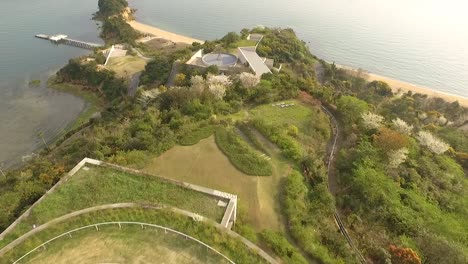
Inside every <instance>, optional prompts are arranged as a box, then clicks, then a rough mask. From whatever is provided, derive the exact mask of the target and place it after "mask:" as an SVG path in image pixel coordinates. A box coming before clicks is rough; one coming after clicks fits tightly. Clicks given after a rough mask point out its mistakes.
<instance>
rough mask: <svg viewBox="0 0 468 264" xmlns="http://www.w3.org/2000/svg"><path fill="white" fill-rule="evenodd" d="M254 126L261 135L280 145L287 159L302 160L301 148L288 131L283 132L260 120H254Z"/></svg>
mask: <svg viewBox="0 0 468 264" xmlns="http://www.w3.org/2000/svg"><path fill="white" fill-rule="evenodd" d="M252 124H253V125H254V127H255V128H256V129H257V130H258V131H260V133H262V134H263V135H265V136H266V137H267V138H268V139H269V140H271V141H272V142H273V143H275V144H276V145H278V147H279V148H280V149H281V151H282V152H283V155H284V156H285V157H287V158H290V159H292V160H294V161H299V160H300V159H301V158H302V149H301V147H300V146H299V144H298V143H297V142H296V140H294V138H293V137H291V136H289V135H288V134H287V131H286V132H285V131H282V130H281V129H280V128H278V127H275V126H273V125H270V124H267V123H266V122H265V121H263V120H260V119H256V120H254V121H253V123H252Z"/></svg>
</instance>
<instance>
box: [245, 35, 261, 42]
mask: <svg viewBox="0 0 468 264" xmlns="http://www.w3.org/2000/svg"><path fill="white" fill-rule="evenodd" d="M247 39H248V40H253V41H261V40H262V39H263V35H262V34H250V35H248V36H247Z"/></svg>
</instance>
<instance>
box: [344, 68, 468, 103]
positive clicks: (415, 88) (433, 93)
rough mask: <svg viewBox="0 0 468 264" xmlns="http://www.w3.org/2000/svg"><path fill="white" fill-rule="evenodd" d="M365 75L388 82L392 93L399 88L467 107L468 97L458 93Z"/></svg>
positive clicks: (372, 74) (370, 74) (384, 77)
mask: <svg viewBox="0 0 468 264" xmlns="http://www.w3.org/2000/svg"><path fill="white" fill-rule="evenodd" d="M336 66H337V67H338V68H342V69H346V70H350V71H357V69H354V68H351V67H348V66H344V65H336ZM367 75H368V77H369V78H368V81H370V82H371V81H384V82H386V83H388V85H390V87H391V88H392V90H393V92H394V93H397V92H398V91H400V90H401V91H403V92H408V91H411V92H413V93H420V94H426V95H427V96H429V97H433V98H437V97H438V98H442V99H444V100H445V101H447V102H450V103H452V102H455V101H458V103H459V104H460V105H461V106H464V107H468V97H463V96H460V95H453V94H448V93H444V92H440V91H437V90H434V89H431V88H429V87H425V86H422V85H416V84H412V83H409V82H404V81H400V80H396V79H393V78H390V77H386V76H382V75H378V74H374V73H369V72H367Z"/></svg>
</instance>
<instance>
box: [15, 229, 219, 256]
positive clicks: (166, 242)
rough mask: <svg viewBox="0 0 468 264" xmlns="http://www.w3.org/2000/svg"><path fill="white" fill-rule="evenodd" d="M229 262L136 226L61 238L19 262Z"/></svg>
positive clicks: (190, 242)
mask: <svg viewBox="0 0 468 264" xmlns="http://www.w3.org/2000/svg"><path fill="white" fill-rule="evenodd" d="M155 260H158V261H160V262H163V263H167V264H189V263H190V264H191V263H194V264H202V263H212V264H217V263H228V261H227V260H226V259H224V258H223V257H222V256H220V255H218V254H217V253H216V252H214V251H212V250H210V249H209V248H207V247H205V246H203V245H201V244H199V243H197V242H195V241H193V240H189V239H185V238H184V237H182V236H180V235H176V234H174V233H167V234H165V233H164V231H163V230H161V229H156V228H151V227H145V228H144V229H142V228H141V227H140V226H139V225H122V228H121V229H120V228H119V226H118V225H112V226H100V227H99V232H96V229H94V228H90V229H86V230H84V231H80V232H77V233H73V235H72V237H71V238H70V237H68V236H67V237H63V238H61V239H59V240H56V241H54V242H52V243H50V244H48V245H47V247H46V249H42V248H41V249H39V250H38V251H36V252H35V253H33V254H32V255H30V256H28V257H26V258H25V259H24V261H22V263H44V264H46V263H57V264H59V263H64V264H65V263H66V264H71V263H77V264H78V263H136V262H137V263H154V261H155Z"/></svg>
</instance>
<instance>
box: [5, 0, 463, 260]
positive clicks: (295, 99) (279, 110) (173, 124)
mask: <svg viewBox="0 0 468 264" xmlns="http://www.w3.org/2000/svg"><path fill="white" fill-rule="evenodd" d="M107 1H110V0H107ZM115 1H116V2H115V3H112V4H111V5H110V6H107V4H108V3H110V2H107V4H106V0H101V1H100V2H99V6H100V9H101V10H100V12H98V13H97V16H98V18H99V19H103V21H104V25H103V31H102V33H103V36H104V37H105V39H106V41H107V43H113V42H114V41H115V42H127V43H133V42H134V41H135V38H136V37H137V34H134V32H133V31H130V29H128V27H127V26H125V25H121V23H124V22H123V18H122V17H121V15H120V12H121V11H122V9H123V8H126V7H127V3H126V1H118V0H115ZM250 33H260V34H263V35H264V39H263V40H262V42H260V44H259V46H258V53H259V55H261V56H265V57H268V58H274V59H275V66H277V67H278V66H279V65H282V70H281V71H279V72H276V71H275V73H273V74H264V75H263V76H262V77H261V78H259V77H258V76H255V75H253V74H250V73H243V74H236V73H230V72H224V74H221V71H220V70H219V69H218V68H217V67H214V66H213V67H208V68H194V67H189V66H185V65H179V68H178V71H179V73H178V74H177V76H176V78H175V80H174V83H175V84H176V85H175V86H172V87H166V86H164V84H166V83H167V81H168V78H169V77H170V76H169V75H170V74H169V73H170V72H171V68H172V66H173V64H174V63H177V61H186V60H187V59H188V58H190V57H191V55H192V53H193V51H195V50H198V49H200V48H203V49H204V50H205V52H210V51H213V50H216V51H229V50H230V49H233V48H235V46H236V43H242V42H243V40H245V38H246V36H247V35H248V34H250ZM93 56H94V57H95V62H90V63H83V61H80V60H71V61H70V63H69V64H68V65H67V66H65V67H64V68H63V69H62V70H61V71H60V72H59V74H58V79H59V81H62V82H72V83H79V84H82V85H84V87H86V88H84V89H88V90H90V91H92V92H94V93H96V94H99V95H101V96H103V97H104V98H105V100H106V102H107V108H106V109H105V111H103V113H102V115H101V116H102V117H101V118H99V119H96V120H95V121H93V122H92V124H91V125H90V127H89V128H87V129H85V130H82V131H80V132H79V133H77V134H75V135H73V136H72V137H70V138H69V139H68V140H67V141H65V142H64V143H63V144H62V145H61V146H59V147H58V148H57V149H55V150H53V151H51V152H48V151H44V152H43V153H42V155H40V156H39V157H37V158H35V159H34V160H33V161H32V162H31V163H30V164H28V165H27V166H25V167H24V168H21V169H18V170H15V171H10V172H8V174H7V175H6V177H3V178H0V228H1V229H5V228H6V227H7V226H8V225H9V224H10V223H11V222H12V221H13V220H14V219H15V218H16V217H17V216H18V215H20V213H21V212H22V211H24V210H25V208H27V207H28V206H30V205H31V204H32V203H33V202H34V201H36V200H37V199H38V198H39V197H40V196H41V195H43V194H44V193H45V192H46V190H47V189H49V188H50V187H51V186H52V185H53V184H54V183H56V182H57V181H58V180H59V179H60V177H62V175H63V173H64V172H65V171H67V170H69V169H70V168H71V167H73V166H74V165H75V164H76V163H77V162H78V161H79V160H81V159H82V158H84V157H89V158H96V159H100V160H106V161H110V162H114V163H118V164H122V165H131V166H134V165H135V164H137V166H144V165H145V163H146V162H147V160H148V157H150V156H152V157H154V156H158V155H161V154H162V153H164V152H166V151H168V150H170V149H171V148H173V147H174V146H175V145H177V144H182V145H193V144H196V143H197V142H198V141H200V139H203V138H205V137H208V136H210V135H211V134H212V133H213V131H216V132H215V136H216V140H217V143H218V146H219V148H220V149H221V150H222V151H223V152H224V153H225V155H226V156H227V157H228V158H229V159H230V162H231V163H232V164H233V165H235V166H236V167H237V168H238V169H239V170H241V171H243V172H246V173H248V174H252V175H270V174H272V172H273V174H274V173H275V172H277V171H278V170H277V169H278V167H279V166H283V167H284V168H283V169H284V170H280V171H282V172H284V173H283V174H284V175H282V177H284V179H283V182H281V184H278V186H280V187H278V188H281V189H279V190H276V191H278V193H279V194H280V195H278V197H274V199H275V200H274V202H272V204H275V203H276V204H277V205H278V207H279V208H281V211H282V212H283V213H284V221H283V223H284V226H283V228H281V230H275V231H274V232H270V231H271V230H256V229H254V228H252V226H250V224H249V223H248V221H243V220H242V219H240V220H239V222H238V223H237V224H236V225H235V227H234V229H235V230H236V231H238V232H239V233H241V234H243V235H245V236H247V237H249V239H252V240H254V241H258V243H260V244H262V245H263V246H264V247H265V248H267V249H269V250H270V252H272V253H275V254H277V255H278V256H279V257H280V258H281V259H282V260H283V261H285V262H286V263H304V261H305V260H306V261H317V262H319V263H357V262H358V259H357V258H356V255H355V254H353V250H352V249H351V247H350V246H349V245H348V243H347V241H346V240H345V238H344V236H342V234H340V232H339V229H338V227H337V225H336V223H335V219H334V216H335V211H337V212H338V213H339V214H340V215H341V218H342V220H343V221H344V224H345V226H346V227H347V229H348V231H349V233H350V237H351V239H352V240H353V241H354V243H355V244H356V246H357V248H358V249H359V251H360V253H361V254H362V255H363V256H364V257H365V258H366V260H367V261H368V262H369V263H466V262H467V261H466V260H467V258H468V252H467V251H468V241H467V238H468V229H467V228H468V225H467V224H466V219H468V211H467V208H468V193H467V192H468V188H467V187H468V180H467V178H466V171H468V152H467V151H468V145H467V143H466V142H468V141H467V140H466V139H467V133H466V132H463V131H461V130H459V129H458V127H459V126H461V125H463V124H464V123H465V122H466V121H467V116H468V110H467V109H465V108H462V107H461V106H459V105H458V104H457V103H451V104H450V103H446V102H444V101H442V100H440V99H433V98H428V97H427V96H423V95H419V94H412V93H406V94H399V95H395V94H393V93H392V91H391V89H390V87H389V86H388V85H387V84H386V83H383V82H376V81H374V82H368V81H367V78H366V74H365V73H363V72H361V71H358V72H351V71H347V70H343V69H339V68H337V67H336V66H335V65H334V64H328V63H326V62H324V61H320V60H318V59H317V58H316V57H315V56H313V55H312V54H311V53H310V52H309V50H308V48H307V46H306V44H305V43H304V42H302V41H300V40H299V39H298V38H297V37H296V35H295V33H294V31H293V30H292V29H277V28H255V29H252V30H249V29H243V30H242V31H241V32H240V34H237V33H234V32H231V33H228V34H227V35H226V36H225V37H223V38H222V39H220V40H214V41H207V42H205V43H204V44H199V43H194V44H193V45H192V46H191V47H186V48H181V49H178V50H176V51H174V52H173V53H167V52H161V53H158V52H155V53H153V54H152V56H153V57H154V60H153V61H151V62H149V63H148V64H147V65H146V67H145V71H144V72H143V74H142V79H141V82H142V84H143V85H144V86H143V87H142V89H140V90H139V91H138V92H137V95H136V97H135V98H129V97H127V96H126V95H125V93H124V86H125V85H124V83H125V82H124V81H123V80H122V79H119V78H117V77H116V74H115V73H114V72H112V71H108V70H102V69H100V67H99V66H98V62H99V60H102V57H101V56H98V55H96V54H95V55H93ZM316 70H317V72H316ZM278 104H279V105H281V104H283V105H284V104H288V105H289V106H287V107H281V106H278ZM322 106H325V107H327V108H328V109H330V111H331V112H332V113H333V115H335V116H336V117H337V119H338V127H339V129H338V131H339V134H338V140H337V142H338V146H337V147H338V152H337V153H336V155H335V156H336V158H335V159H334V160H333V162H332V163H331V164H330V168H331V170H330V171H328V170H327V169H328V166H327V161H328V151H329V147H330V145H329V142H331V141H332V140H333V139H334V138H333V132H332V131H333V130H332V125H331V122H330V119H329V117H328V116H327V115H325V114H324V112H323V111H322V110H323V109H322ZM237 128H239V129H237ZM276 151H277V152H278V153H280V154H278V155H272V156H273V159H272V160H271V161H268V160H267V159H265V158H262V157H264V156H262V154H270V153H274V154H275V153H276ZM190 158H192V157H190ZM194 158H195V157H194ZM223 158H224V157H223ZM180 162H183V161H180ZM266 177H271V176H265V177H252V178H266ZM328 177H330V178H328ZM335 179H336V184H337V186H333V187H336V190H334V194H333V195H334V196H333V195H332V194H331V192H330V190H329V186H328V183H329V180H330V182H334V181H335ZM106 184H107V186H108V187H109V188H110V189H112V185H111V183H110V182H106ZM136 186H140V185H139V183H136ZM143 187H144V186H142V188H143ZM265 189H268V188H265ZM129 190H132V189H131V188H130V187H129ZM143 194H144V192H143ZM70 197H75V196H73V195H71V196H70ZM90 197H92V196H90ZM88 198H89V197H88ZM163 202H168V203H170V202H171V200H167V201H163ZM256 202H258V201H256ZM190 206H194V207H196V205H190ZM272 206H275V205H272ZM336 209H337V210H336ZM272 210H273V209H272ZM265 221H268V219H265ZM198 235H200V236H202V237H205V236H204V234H198ZM213 240H214V241H213ZM211 241H213V242H214V243H217V241H216V239H212V240H211ZM218 242H219V241H218ZM226 243H227V242H226ZM226 245H227V244H225V246H226ZM226 247H227V248H229V249H227V250H228V251H229V250H233V249H234V248H236V247H232V248H230V247H229V246H226ZM226 247H225V248H226ZM238 259H239V260H241V263H249V262H248V261H249V260H250V259H249V258H242V257H239V258H238ZM242 261H247V262H242Z"/></svg>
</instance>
